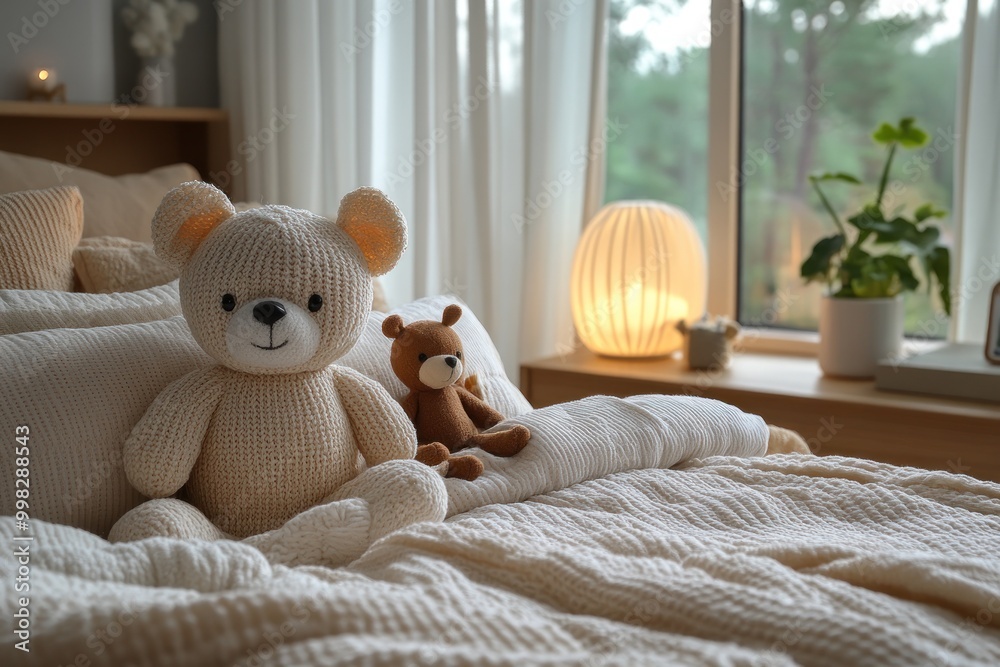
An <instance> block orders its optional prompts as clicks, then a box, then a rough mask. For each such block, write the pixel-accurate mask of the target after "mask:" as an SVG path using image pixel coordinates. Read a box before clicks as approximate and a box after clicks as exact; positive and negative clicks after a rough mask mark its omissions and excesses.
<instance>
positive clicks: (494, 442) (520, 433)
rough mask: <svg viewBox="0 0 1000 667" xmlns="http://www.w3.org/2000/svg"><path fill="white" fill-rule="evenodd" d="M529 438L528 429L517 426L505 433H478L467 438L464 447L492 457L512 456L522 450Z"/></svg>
mask: <svg viewBox="0 0 1000 667" xmlns="http://www.w3.org/2000/svg"><path fill="white" fill-rule="evenodd" d="M530 437H531V431H529V430H528V427H526V426H522V425H520V424H518V425H517V426H514V427H512V428H509V429H507V430H506V431H494V432H493V433H480V434H479V435H474V436H472V437H471V438H469V441H468V442H466V443H465V446H466V447H479V448H481V449H482V450H483V451H484V452H489V453H490V454H493V455H494V456H514V454H517V453H518V452H519V451H521V450H522V449H524V446H525V445H527V444H528V439H529V438H530Z"/></svg>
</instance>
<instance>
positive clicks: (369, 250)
mask: <svg viewBox="0 0 1000 667" xmlns="http://www.w3.org/2000/svg"><path fill="white" fill-rule="evenodd" d="M337 224H338V225H340V228H341V229H343V230H344V231H345V232H347V234H348V236H350V237H351V238H352V239H354V242H355V243H357V244H358V248H360V250H361V254H362V255H364V257H365V261H366V262H367V263H368V270H369V271H370V272H371V274H372V275H373V276H381V275H383V274H385V273H388V272H389V271H390V270H392V267H394V266H396V262H398V261H399V258H400V257H401V256H402V255H403V251H404V250H405V249H406V219H405V218H403V214H402V213H400V212H399V209H398V208H397V207H396V205H395V204H393V203H392V201H391V200H390V199H389V198H388V197H386V196H385V195H384V194H382V191H381V190H377V189H375V188H358V189H357V190H355V191H354V192H349V193H348V194H347V195H345V196H344V198H343V199H341V200H340V210H339V211H338V212H337Z"/></svg>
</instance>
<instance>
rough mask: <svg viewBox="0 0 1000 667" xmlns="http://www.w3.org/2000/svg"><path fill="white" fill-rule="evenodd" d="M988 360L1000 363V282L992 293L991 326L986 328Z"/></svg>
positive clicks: (992, 362)
mask: <svg viewBox="0 0 1000 667" xmlns="http://www.w3.org/2000/svg"><path fill="white" fill-rule="evenodd" d="M985 352H986V360H987V361H989V362H990V363H991V364H998V365H1000V283H997V284H996V285H994V286H993V292H992V293H991V294H990V317H989V328H988V329H987V330H986V350H985Z"/></svg>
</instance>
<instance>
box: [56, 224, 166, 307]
mask: <svg viewBox="0 0 1000 667" xmlns="http://www.w3.org/2000/svg"><path fill="white" fill-rule="evenodd" d="M73 268H74V269H76V277H77V278H79V280H80V285H81V287H82V288H83V291H84V292H89V293H91V294H107V293H110V292H135V291H138V290H142V289H146V288H147V287H156V286H157V285H163V284H166V283H169V282H170V281H171V280H174V279H176V278H177V276H178V275H179V272H178V271H177V270H176V269H174V268H173V267H171V266H170V265H169V264H167V263H166V262H164V261H163V260H162V259H160V258H159V257H157V256H156V253H155V252H154V251H153V244H152V243H142V242H140V241H130V240H128V239H123V238H121V237H118V236H96V237H93V238H89V239H83V240H82V241H81V242H80V245H78V246H77V247H76V249H74V250H73Z"/></svg>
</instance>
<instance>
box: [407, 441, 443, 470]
mask: <svg viewBox="0 0 1000 667" xmlns="http://www.w3.org/2000/svg"><path fill="white" fill-rule="evenodd" d="M450 454H451V452H450V451H449V450H448V448H447V447H445V446H444V445H442V444H441V443H440V442H428V443H427V444H424V445H417V455H416V456H415V457H413V458H415V459H416V460H418V461H420V462H421V463H424V464H426V465H429V466H436V465H437V464H439V463H444V462H445V461H447V460H448V456H449V455H450Z"/></svg>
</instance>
